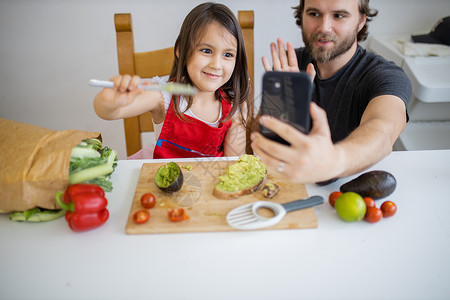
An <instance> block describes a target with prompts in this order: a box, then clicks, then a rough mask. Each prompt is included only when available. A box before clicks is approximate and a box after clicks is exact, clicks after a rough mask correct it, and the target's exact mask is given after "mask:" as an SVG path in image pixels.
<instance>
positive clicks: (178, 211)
mask: <svg viewBox="0 0 450 300" xmlns="http://www.w3.org/2000/svg"><path fill="white" fill-rule="evenodd" d="M168 217H169V220H170V221H172V222H180V221H183V220H187V219H189V216H188V215H187V214H186V212H185V211H184V208H174V209H172V210H170V211H169V213H168Z"/></svg>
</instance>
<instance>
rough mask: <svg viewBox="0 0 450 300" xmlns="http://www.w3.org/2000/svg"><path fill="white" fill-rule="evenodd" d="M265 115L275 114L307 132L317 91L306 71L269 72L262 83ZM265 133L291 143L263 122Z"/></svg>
mask: <svg viewBox="0 0 450 300" xmlns="http://www.w3.org/2000/svg"><path fill="white" fill-rule="evenodd" d="M262 90H263V92H262V100H261V115H271V116H273V117H275V118H278V119H280V120H281V121H284V122H286V123H288V124H290V125H292V126H293V127H295V128H296V129H298V130H300V131H301V132H303V133H305V134H307V133H309V131H310V129H311V117H310V115H309V106H310V103H311V96H312V91H313V83H312V82H311V77H309V75H308V74H306V73H294V72H279V71H270V72H266V73H265V74H264V76H263V84H262ZM260 130H261V133H262V134H263V135H264V136H265V137H267V138H269V139H271V140H274V141H277V142H279V143H282V144H287V145H289V143H288V142H286V141H285V140H284V139H282V138H281V137H280V136H279V135H277V134H276V133H274V132H273V131H271V130H269V129H268V128H266V127H264V126H261V129H260Z"/></svg>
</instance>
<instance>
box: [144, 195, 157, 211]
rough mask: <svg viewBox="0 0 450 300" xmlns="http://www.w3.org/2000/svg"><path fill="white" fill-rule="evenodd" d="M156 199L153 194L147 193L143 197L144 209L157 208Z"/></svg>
mask: <svg viewBox="0 0 450 300" xmlns="http://www.w3.org/2000/svg"><path fill="white" fill-rule="evenodd" d="M155 204H156V199H155V196H154V195H153V194H151V193H146V194H144V195H142V197H141V205H142V207H144V208H153V207H155Z"/></svg>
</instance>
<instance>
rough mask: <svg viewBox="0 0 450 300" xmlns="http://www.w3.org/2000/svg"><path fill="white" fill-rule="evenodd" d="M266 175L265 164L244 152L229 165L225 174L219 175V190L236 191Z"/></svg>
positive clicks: (250, 185) (251, 184)
mask: <svg viewBox="0 0 450 300" xmlns="http://www.w3.org/2000/svg"><path fill="white" fill-rule="evenodd" d="M265 175H266V166H265V165H264V164H263V163H262V162H261V160H259V158H257V157H256V156H254V155H249V154H244V155H242V156H241V157H239V159H238V161H237V163H234V164H232V165H230V166H229V167H228V169H227V173H226V174H225V175H222V176H219V180H220V182H219V183H218V184H217V185H216V188H217V189H219V190H223V191H227V192H236V191H239V190H243V189H246V188H248V187H252V186H254V185H256V184H257V183H258V182H260V181H261V180H262V179H263V178H264V176H265Z"/></svg>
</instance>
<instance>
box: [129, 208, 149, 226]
mask: <svg viewBox="0 0 450 300" xmlns="http://www.w3.org/2000/svg"><path fill="white" fill-rule="evenodd" d="M149 218H150V213H149V211H148V210H146V209H141V210H138V211H137V212H135V213H134V214H133V221H134V223H136V224H144V223H146V222H147V221H148V219H149Z"/></svg>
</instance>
